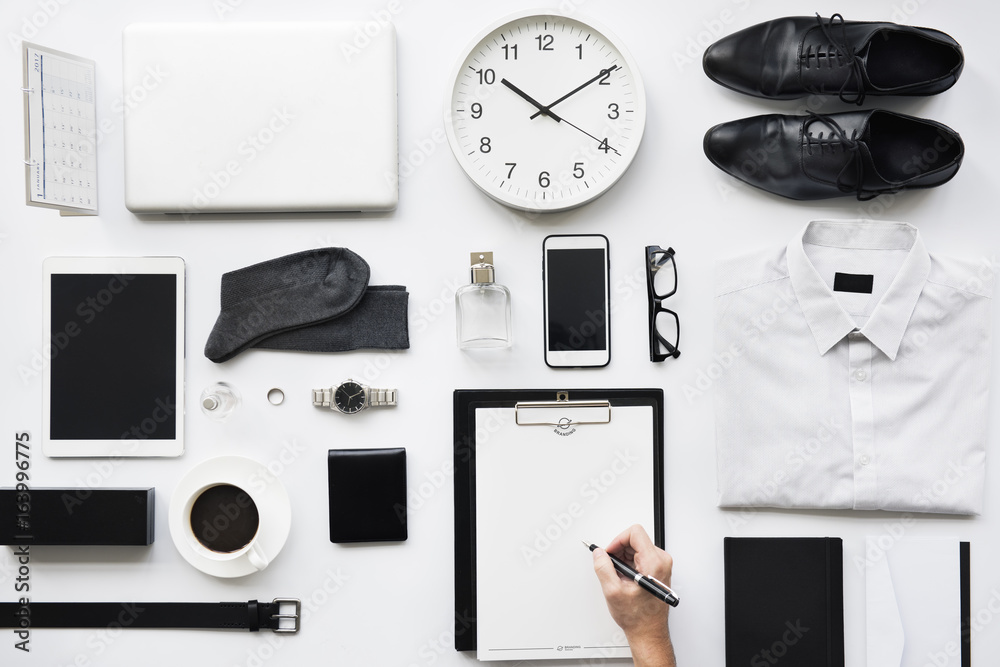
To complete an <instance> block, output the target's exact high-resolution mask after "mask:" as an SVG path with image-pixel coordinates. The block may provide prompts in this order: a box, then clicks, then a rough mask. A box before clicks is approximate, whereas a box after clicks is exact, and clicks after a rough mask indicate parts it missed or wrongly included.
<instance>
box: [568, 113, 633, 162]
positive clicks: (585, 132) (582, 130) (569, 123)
mask: <svg viewBox="0 0 1000 667" xmlns="http://www.w3.org/2000/svg"><path fill="white" fill-rule="evenodd" d="M563 122H564V123H566V124H567V125H569V126H570V127H574V128H576V129H577V130H580V131H581V132H583V133H584V134H586V135H587V136H588V137H590V138H591V139H593V140H594V141H596V142H597V143H598V144H600V143H601V140H600V139H598V138H597V137H595V136H594V135H592V134H591V133H590V132H587V131H586V130H584V129H583V128H581V127H578V126H576V125H573V123H571V122H569V121H568V120H566V119H565V118H563ZM608 149H609V150H612V151H614V153H615V155H618V156H621V153H619V152H618V151H616V150H615V149H614V148H611V145H610V144H608Z"/></svg>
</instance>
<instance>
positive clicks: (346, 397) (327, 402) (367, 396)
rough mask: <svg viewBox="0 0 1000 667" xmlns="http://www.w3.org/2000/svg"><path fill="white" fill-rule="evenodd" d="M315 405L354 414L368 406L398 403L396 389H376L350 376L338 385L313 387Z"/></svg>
mask: <svg viewBox="0 0 1000 667" xmlns="http://www.w3.org/2000/svg"><path fill="white" fill-rule="evenodd" d="M313 405H315V406H316V407H317V408H330V409H331V410H336V411H338V412H342V413H344V414H345V415H353V414H356V413H358V412H361V411H362V410H366V409H368V408H381V407H388V406H392V405H396V390H395V389H375V388H374V387H367V386H365V385H363V384H360V383H358V382H355V381H354V380H352V379H350V378H348V379H346V380H344V381H343V382H341V383H340V384H339V385H337V386H336V387H330V388H329V389H313Z"/></svg>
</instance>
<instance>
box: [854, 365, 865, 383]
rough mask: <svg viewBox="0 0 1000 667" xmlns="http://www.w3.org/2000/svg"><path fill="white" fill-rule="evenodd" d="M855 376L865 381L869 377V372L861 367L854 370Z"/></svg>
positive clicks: (858, 379) (859, 380)
mask: <svg viewBox="0 0 1000 667" xmlns="http://www.w3.org/2000/svg"><path fill="white" fill-rule="evenodd" d="M854 378H855V379H856V380H857V381H858V382H864V381H865V380H866V379H867V378H868V373H866V372H865V369H863V368H859V369H858V370H856V371H854Z"/></svg>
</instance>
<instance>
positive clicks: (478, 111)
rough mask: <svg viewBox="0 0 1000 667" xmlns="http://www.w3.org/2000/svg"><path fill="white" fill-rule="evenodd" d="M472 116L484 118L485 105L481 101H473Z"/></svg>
mask: <svg viewBox="0 0 1000 667" xmlns="http://www.w3.org/2000/svg"><path fill="white" fill-rule="evenodd" d="M472 117H473V118H482V117H483V105H482V104H480V103H479V102H473V103H472Z"/></svg>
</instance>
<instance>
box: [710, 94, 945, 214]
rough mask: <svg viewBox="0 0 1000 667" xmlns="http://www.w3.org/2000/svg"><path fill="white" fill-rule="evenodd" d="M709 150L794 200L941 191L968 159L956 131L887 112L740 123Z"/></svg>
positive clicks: (717, 131)
mask: <svg viewBox="0 0 1000 667" xmlns="http://www.w3.org/2000/svg"><path fill="white" fill-rule="evenodd" d="M704 146H705V155H707V156H708V159H709V160H711V161H712V162H713V163H714V164H715V166H717V167H718V168H719V169H722V170H723V171H725V172H726V173H728V174H731V175H733V176H735V177H736V178H738V179H740V180H742V181H745V182H747V183H749V184H750V185H753V186H755V187H758V188H761V189H762V190H767V191H768V192H773V193H774V194H776V195H781V196H782V197H788V198H790V199H827V198H829V197H840V196H844V195H851V194H855V195H857V198H858V199H859V200H864V199H871V198H872V197H875V196H876V195H879V194H883V193H887V192H898V191H900V190H907V189H911V188H930V187H934V186H936V185H941V184H942V183H945V182H947V181H948V180H950V179H951V178H952V176H954V175H955V173H956V172H957V171H958V167H959V165H961V164H962V156H963V155H964V154H965V145H964V144H963V143H962V138H961V137H960V136H958V134H957V133H956V132H955V131H954V130H952V129H951V128H949V127H947V126H945V125H942V124H941V123H935V122H934V121H931V120H924V119H922V118H914V117H913V116H906V115H904V114H899V113H894V112H891V111H884V110H882V109H872V110H870V111H848V112H845V113H835V114H830V115H828V116H821V115H819V114H810V115H808V116H784V115H780V114H770V115H766V116H754V117H752V118H744V119H742V120H734V121H732V122H729V123H722V124H721V125H716V126H715V127H713V128H712V129H710V130H709V131H708V132H707V133H706V134H705V144H704Z"/></svg>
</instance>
